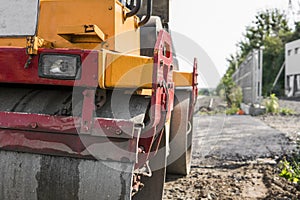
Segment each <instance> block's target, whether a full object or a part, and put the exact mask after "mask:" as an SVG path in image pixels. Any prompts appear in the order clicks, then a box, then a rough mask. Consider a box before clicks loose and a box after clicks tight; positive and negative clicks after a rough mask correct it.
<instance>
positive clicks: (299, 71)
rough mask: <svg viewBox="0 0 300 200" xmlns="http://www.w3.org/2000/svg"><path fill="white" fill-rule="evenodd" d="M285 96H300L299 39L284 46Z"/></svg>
mask: <svg viewBox="0 0 300 200" xmlns="http://www.w3.org/2000/svg"><path fill="white" fill-rule="evenodd" d="M285 64H286V66H285V94H286V96H288V97H292V96H300V39H299V40H295V41H293V42H290V43H287V44H286V46H285Z"/></svg>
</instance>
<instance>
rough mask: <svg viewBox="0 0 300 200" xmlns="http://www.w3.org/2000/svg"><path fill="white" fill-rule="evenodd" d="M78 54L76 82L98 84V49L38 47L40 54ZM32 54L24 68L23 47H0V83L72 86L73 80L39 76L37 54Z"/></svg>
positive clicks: (24, 55)
mask: <svg viewBox="0 0 300 200" xmlns="http://www.w3.org/2000/svg"><path fill="white" fill-rule="evenodd" d="M42 53H44V54H71V55H79V56H80V57H81V61H82V67H81V68H82V70H81V78H80V79H79V80H76V84H77V85H80V86H83V87H95V86H97V85H98V53H99V52H98V51H90V50H84V51H83V50H74V49H39V51H38V55H40V54H42ZM38 55H36V56H33V58H32V61H31V64H30V65H29V67H28V68H26V69H25V68H24V66H25V63H26V62H27V59H28V55H27V54H26V49H25V48H17V47H5V48H3V47H1V48H0V63H1V64H0V71H1V73H0V83H20V84H35V85H38V84H40V85H61V86H74V83H75V81H74V80H56V79H49V78H41V77H39V73H38V71H39V70H38V67H39V56H38Z"/></svg>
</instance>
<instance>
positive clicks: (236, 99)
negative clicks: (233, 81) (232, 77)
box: [229, 86, 243, 108]
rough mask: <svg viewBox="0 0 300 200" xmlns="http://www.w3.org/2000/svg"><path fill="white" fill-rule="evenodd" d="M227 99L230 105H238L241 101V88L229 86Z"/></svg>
mask: <svg viewBox="0 0 300 200" xmlns="http://www.w3.org/2000/svg"><path fill="white" fill-rule="evenodd" d="M229 99H230V101H231V103H232V105H234V106H236V107H238V108H239V107H240V106H241V103H242V101H243V91H242V88H241V87H239V86H234V87H233V88H231V91H230V94H229Z"/></svg>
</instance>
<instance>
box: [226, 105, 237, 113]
mask: <svg viewBox="0 0 300 200" xmlns="http://www.w3.org/2000/svg"><path fill="white" fill-rule="evenodd" d="M239 110H240V109H239V107H237V106H236V105H234V104H233V105H232V106H231V108H227V109H226V111H225V113H226V115H235V114H237V112H238V111H239Z"/></svg>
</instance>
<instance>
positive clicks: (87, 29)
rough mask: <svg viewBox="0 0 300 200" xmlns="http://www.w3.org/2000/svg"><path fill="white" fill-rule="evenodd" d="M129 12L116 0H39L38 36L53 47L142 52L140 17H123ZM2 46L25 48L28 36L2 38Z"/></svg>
mask: <svg viewBox="0 0 300 200" xmlns="http://www.w3.org/2000/svg"><path fill="white" fill-rule="evenodd" d="M66 8H68V9H66ZM78 8H80V12H78ZM126 12H129V10H128V9H126V8H124V6H123V5H122V4H121V3H120V2H119V1H117V0H40V12H39V20H38V31H37V36H38V37H40V38H42V39H44V40H46V41H49V42H51V43H52V44H53V47H54V48H73V49H74V48H75V49H94V48H97V49H101V48H105V49H109V50H113V51H117V52H126V53H128V54H137V55H139V48H140V31H139V29H138V28H137V22H138V18H137V17H136V16H134V17H130V18H127V19H126V20H124V13H126ZM72 37H73V39H70V38H72ZM74 38H75V39H74ZM91 38H93V39H92V40H91ZM95 39H98V40H95ZM103 40H105V41H106V42H105V43H102V42H103ZM128 41H130V42H128ZM99 44H102V46H99ZM0 46H18V47H25V46H26V38H9V39H2V40H1V41H0Z"/></svg>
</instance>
